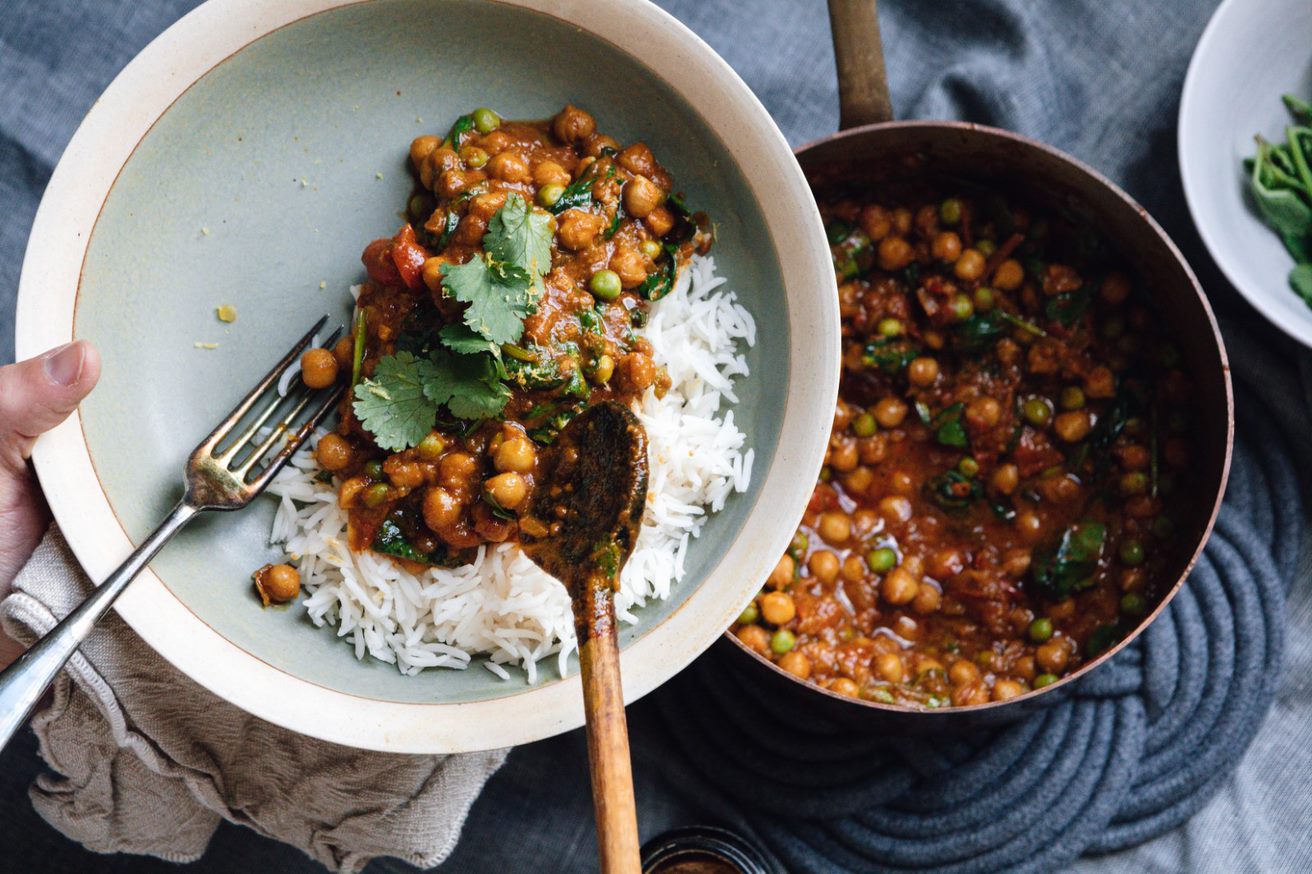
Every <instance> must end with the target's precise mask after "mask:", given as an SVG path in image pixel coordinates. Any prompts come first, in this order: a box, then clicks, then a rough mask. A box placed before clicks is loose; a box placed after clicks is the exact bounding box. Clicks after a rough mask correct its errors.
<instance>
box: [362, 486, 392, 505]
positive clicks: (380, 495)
mask: <svg viewBox="0 0 1312 874" xmlns="http://www.w3.org/2000/svg"><path fill="white" fill-rule="evenodd" d="M391 491H392V490H391V489H389V488H388V487H387V486H386V485H384V484H383V483H374V484H373V485H371V486H370V487H369V488H367V489H365V490H364V505H365V506H366V507H377V506H378V505H380V504H382V503H383V502H384V501H386V500H387V498H388V496H389V495H390V494H391Z"/></svg>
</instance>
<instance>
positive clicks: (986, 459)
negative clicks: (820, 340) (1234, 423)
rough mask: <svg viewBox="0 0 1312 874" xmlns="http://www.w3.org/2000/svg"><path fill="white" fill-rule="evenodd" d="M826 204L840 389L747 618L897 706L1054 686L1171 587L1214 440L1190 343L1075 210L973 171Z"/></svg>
mask: <svg viewBox="0 0 1312 874" xmlns="http://www.w3.org/2000/svg"><path fill="white" fill-rule="evenodd" d="M931 194H933V195H935V196H929V195H931ZM945 194H946V195H948V196H947V197H945V198H944V197H943V195H945ZM821 214H822V216H823V217H824V219H825V223H826V228H827V231H828V235H829V242H830V244H831V246H832V252H833V256H834V265H835V270H836V272H837V275H838V286H839V291H838V293H839V309H840V313H841V316H842V332H843V350H844V351H843V362H842V365H843V376H842V382H841V388H840V396H839V401H838V405H837V409H836V411H835V414H834V420H833V426H832V433H831V437H830V444H829V449H828V452H827V455H826V459H825V466H824V468H823V469H822V471H821V476H820V482H819V483H817V485H816V487H815V490H814V492H813V494H812V497H811V500H810V503H809V504H808V506H807V508H806V511H805V515H804V517H803V520H802V524H801V526H800V527H799V529H798V531H797V534H796V536H795V537H794V539H793V542H792V544H791V546H790V548H789V549H788V551H787V553H786V554H785V555H784V556H783V557H782V558H780V560H779V563H778V565H777V566H776V567H775V569H774V571H773V573H772V574H771V575H770V578H769V580H768V582H767V584H766V586H765V588H764V589H763V590H762V592H761V594H760V595H759V596H758V597H757V598H756V599H755V601H754V602H753V603H752V604H751V605H750V606H749V607H748V608H747V609H746V610H745V611H744V612H743V614H742V616H741V617H739V620H738V622H737V623H736V624H735V626H734V634H736V635H737V637H738V639H739V640H740V641H741V642H742V643H744V644H745V645H746V646H747V647H749V648H750V649H752V650H754V651H755V652H757V653H758V654H760V655H761V656H763V657H765V658H768V659H770V660H771V661H773V662H775V663H776V664H777V665H778V666H779V667H780V668H782V669H783V670H785V671H788V672H790V673H792V674H794V675H795V676H798V677H800V678H803V679H808V680H809V681H811V682H813V683H816V684H818V685H820V686H823V687H824V688H827V689H830V690H832V691H834V692H837V693H839V694H843V695H848V696H852V697H859V698H864V699H867V700H871V701H880V702H884V703H889V704H898V705H904V706H911V707H942V706H966V705H972V704H982V703H985V702H988V701H998V700H1005V699H1008V698H1012V697H1015V696H1017V695H1021V694H1024V693H1025V692H1028V691H1030V690H1033V689H1039V688H1042V687H1044V686H1047V685H1049V684H1051V683H1054V682H1056V681H1057V680H1058V679H1059V678H1060V677H1062V676H1063V675H1064V674H1066V673H1069V672H1071V671H1073V670H1075V669H1077V668H1078V667H1079V666H1080V665H1082V664H1084V663H1085V662H1086V661H1088V660H1090V659H1092V658H1094V657H1096V656H1097V655H1098V654H1100V653H1101V652H1103V651H1105V650H1106V649H1108V648H1109V647H1111V646H1113V645H1114V644H1115V643H1116V642H1118V641H1119V640H1120V639H1121V638H1122V637H1123V636H1124V635H1125V634H1127V633H1128V632H1129V631H1130V630H1131V629H1133V627H1134V626H1135V625H1136V624H1137V623H1138V621H1139V619H1140V618H1141V617H1142V616H1143V615H1144V614H1145V613H1146V611H1147V610H1148V609H1149V606H1150V605H1151V604H1153V603H1156V600H1157V596H1158V595H1159V594H1160V592H1158V591H1157V590H1156V589H1155V588H1154V587H1155V585H1160V584H1161V583H1163V582H1167V581H1163V580H1161V579H1160V578H1161V576H1162V574H1161V572H1160V571H1161V569H1162V568H1161V565H1162V564H1163V563H1164V562H1165V561H1166V557H1165V553H1167V552H1168V551H1169V550H1168V549H1167V543H1168V540H1169V539H1170V538H1171V537H1172V521H1171V519H1172V517H1171V513H1170V510H1171V507H1172V504H1173V502H1175V501H1179V500H1181V499H1182V497H1183V496H1182V495H1181V494H1180V493H1179V492H1178V486H1179V484H1180V483H1181V482H1182V479H1183V476H1184V474H1185V473H1186V469H1187V467H1188V465H1189V463H1190V453H1191V447H1190V443H1189V440H1188V432H1189V419H1188V412H1187V409H1186V405H1187V404H1188V400H1189V391H1190V380H1189V378H1188V377H1187V376H1186V374H1185V373H1184V372H1183V371H1182V370H1181V369H1180V357H1181V356H1180V353H1179V351H1178V349H1177V348H1176V347H1174V346H1173V345H1172V344H1171V342H1170V340H1169V337H1167V336H1166V335H1165V333H1164V332H1163V330H1162V328H1161V326H1160V325H1159V324H1158V323H1157V321H1156V320H1155V317H1154V315H1153V313H1152V311H1151V310H1150V309H1149V308H1148V306H1147V305H1146V299H1145V298H1144V297H1143V296H1142V294H1141V290H1140V289H1137V288H1136V287H1135V284H1134V282H1133V280H1132V279H1131V278H1130V277H1129V276H1128V275H1127V274H1126V273H1124V272H1122V271H1120V270H1118V269H1116V262H1115V259H1114V257H1113V256H1112V254H1111V253H1110V252H1108V251H1107V250H1106V249H1105V248H1104V245H1103V243H1102V242H1101V240H1100V239H1099V238H1098V237H1097V235H1096V234H1094V233H1093V232H1092V230H1091V229H1090V228H1089V227H1088V226H1087V225H1084V224H1083V223H1081V222H1080V221H1079V220H1078V219H1077V218H1076V217H1074V216H1069V215H1064V214H1063V215H1043V214H1041V213H1039V212H1038V211H1037V210H1032V209H1030V208H1029V207H1028V205H1027V204H1026V203H1023V202H1020V201H1019V200H1016V199H1011V198H1007V197H1003V196H1001V195H1000V194H998V193H996V192H988V191H983V190H981V189H977V188H975V187H974V186H970V187H967V188H965V189H964V190H962V189H961V187H960V184H958V185H954V186H951V187H946V186H945V187H944V188H942V189H938V190H933V191H928V190H926V191H914V190H908V192H907V193H906V195H905V196H902V194H901V193H899V194H898V196H897V197H896V198H895V199H893V200H889V199H884V198H881V197H876V196H871V195H866V194H863V193H855V194H847V195H846V196H838V197H834V198H832V199H825V200H822V204H821ZM1176 506H1178V504H1177V505H1176Z"/></svg>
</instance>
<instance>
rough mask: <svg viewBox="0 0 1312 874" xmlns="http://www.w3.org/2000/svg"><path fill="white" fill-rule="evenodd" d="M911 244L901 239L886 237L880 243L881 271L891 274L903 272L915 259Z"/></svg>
mask: <svg viewBox="0 0 1312 874" xmlns="http://www.w3.org/2000/svg"><path fill="white" fill-rule="evenodd" d="M915 255H916V253H915V250H913V249H912V248H911V244H910V243H908V242H907V241H906V240H904V239H902V238H901V237H885V238H884V239H882V240H880V241H879V255H878V258H879V269H880V270H887V271H889V272H890V273H891V272H893V271H895V270H901V269H902V268H904V267H906V266H907V265H908V264H910V263H911V262H912V260H913V259H914V258H915Z"/></svg>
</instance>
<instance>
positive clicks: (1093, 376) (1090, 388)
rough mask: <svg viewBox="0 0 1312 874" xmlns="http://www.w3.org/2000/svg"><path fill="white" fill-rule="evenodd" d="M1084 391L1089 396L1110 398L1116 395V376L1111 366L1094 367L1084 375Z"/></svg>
mask: <svg viewBox="0 0 1312 874" xmlns="http://www.w3.org/2000/svg"><path fill="white" fill-rule="evenodd" d="M1084 393H1085V394H1086V395H1088V396H1089V397H1091V398H1110V397H1115V395H1116V377H1115V375H1113V374H1112V371H1111V368H1108V367H1095V368H1094V369H1093V370H1091V371H1089V375H1088V376H1086V377H1084Z"/></svg>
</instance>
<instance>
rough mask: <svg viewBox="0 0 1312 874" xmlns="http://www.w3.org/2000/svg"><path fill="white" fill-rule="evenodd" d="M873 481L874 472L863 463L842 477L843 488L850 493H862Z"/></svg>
mask: <svg viewBox="0 0 1312 874" xmlns="http://www.w3.org/2000/svg"><path fill="white" fill-rule="evenodd" d="M874 482H875V472H874V471H873V470H871V469H870V468H868V467H866V466H865V465H860V466H858V467H855V468H853V469H852V471H851V472H850V473H848V474H847V476H845V477H843V488H845V489H847V490H848V491H849V492H851V493H852V494H856V495H864V494H865V493H866V492H867V491H869V490H870V487H871V486H872V485H874Z"/></svg>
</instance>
